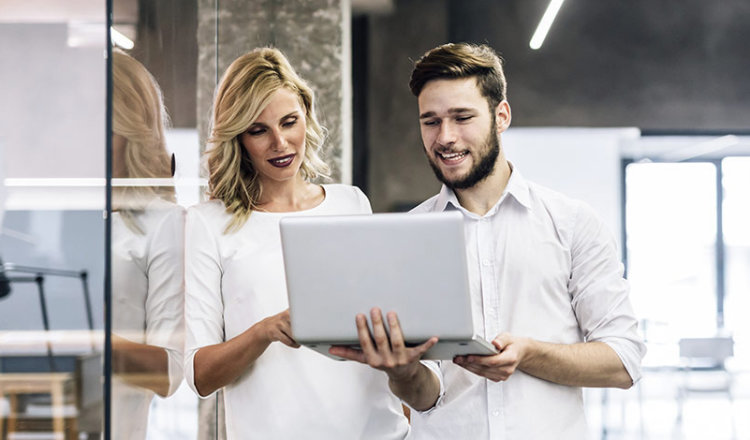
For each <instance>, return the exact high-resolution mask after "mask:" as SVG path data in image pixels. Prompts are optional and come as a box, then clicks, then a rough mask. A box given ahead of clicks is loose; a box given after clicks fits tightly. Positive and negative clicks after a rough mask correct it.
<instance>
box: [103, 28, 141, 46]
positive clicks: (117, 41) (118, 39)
mask: <svg viewBox="0 0 750 440" xmlns="http://www.w3.org/2000/svg"><path fill="white" fill-rule="evenodd" d="M109 33H110V35H111V36H112V44H114V45H116V46H120V47H121V48H123V49H125V50H130V49H132V48H133V47H135V43H133V40H131V39H130V38H128V37H126V36H125V35H123V34H121V33H120V32H119V31H118V30H117V29H115V28H114V27H110V28H109Z"/></svg>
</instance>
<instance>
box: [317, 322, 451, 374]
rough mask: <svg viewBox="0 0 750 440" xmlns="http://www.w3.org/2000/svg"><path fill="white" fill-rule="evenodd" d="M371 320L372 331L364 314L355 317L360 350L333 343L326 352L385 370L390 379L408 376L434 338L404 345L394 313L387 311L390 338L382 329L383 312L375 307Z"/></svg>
mask: <svg viewBox="0 0 750 440" xmlns="http://www.w3.org/2000/svg"><path fill="white" fill-rule="evenodd" d="M370 319H371V320H372V334H370V330H369V328H368V327H367V318H366V317H365V315H364V314H359V315H357V317H356V323H357V335H358V337H359V345H360V347H362V348H361V350H357V349H353V348H349V347H341V346H336V347H331V349H330V350H329V353H331V354H332V355H334V356H339V357H342V358H344V359H349V360H352V361H357V362H360V363H363V364H367V365H369V366H371V367H372V368H376V369H378V370H381V371H385V373H386V374H388V377H389V378H390V379H391V380H393V381H402V380H409V379H411V378H412V377H413V376H414V375H415V374H416V372H417V369H418V367H419V359H420V358H421V357H422V355H424V354H425V352H426V351H427V350H429V349H430V348H431V347H432V346H433V345H435V344H436V343H437V341H438V339H437V337H432V338H430V339H428V340H427V342H425V343H423V344H420V345H418V346H416V347H407V346H406V343H405V342H404V335H403V333H402V332H401V326H400V324H399V322H398V316H396V313H395V312H389V313H388V314H387V319H388V326H389V327H390V338H389V337H388V333H387V332H386V330H385V323H384V322H383V314H382V313H381V311H380V309H379V308H377V307H375V308H373V309H372V310H371V311H370Z"/></svg>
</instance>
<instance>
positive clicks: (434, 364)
mask: <svg viewBox="0 0 750 440" xmlns="http://www.w3.org/2000/svg"><path fill="white" fill-rule="evenodd" d="M421 362H422V365H424V366H425V367H427V368H429V369H430V371H432V374H434V375H435V376H437V379H438V382H439V383H440V394H438V398H437V400H436V401H435V404H434V405H432V407H431V408H428V409H426V410H424V411H420V410H418V409H414V408H412V407H411V405H409V404H408V403H406V402H403V404H404V405H406V406H408V407H409V409H411V410H412V411H416V412H418V413H420V414H424V415H427V414H429V413H431V412H432V411H434V410H435V409H436V408H439V407H440V405H441V404H442V403H443V396H445V385H444V384H443V372H442V370H441V369H440V364H441V361H421Z"/></svg>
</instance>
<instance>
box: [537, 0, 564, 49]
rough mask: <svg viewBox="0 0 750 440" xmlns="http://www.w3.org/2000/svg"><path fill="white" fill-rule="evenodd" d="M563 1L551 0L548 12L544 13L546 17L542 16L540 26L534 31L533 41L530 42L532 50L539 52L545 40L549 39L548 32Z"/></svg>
mask: <svg viewBox="0 0 750 440" xmlns="http://www.w3.org/2000/svg"><path fill="white" fill-rule="evenodd" d="M563 1H564V0H550V2H549V5H548V6H547V10H546V11H544V15H543V16H542V19H541V21H539V26H537V27H536V31H534V35H533V36H532V37H531V41H530V42H529V47H530V48H532V49H534V50H537V49H539V48H540V47H542V43H544V38H545V37H547V32H549V28H550V27H551V26H552V22H553V21H555V17H556V16H557V12H558V11H559V10H560V7H561V6H562V4H563Z"/></svg>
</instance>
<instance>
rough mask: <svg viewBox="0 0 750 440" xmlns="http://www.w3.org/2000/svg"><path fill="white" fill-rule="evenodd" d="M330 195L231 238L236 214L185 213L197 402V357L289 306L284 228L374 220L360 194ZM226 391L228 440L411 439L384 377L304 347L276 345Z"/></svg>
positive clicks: (329, 190) (252, 223)
mask: <svg viewBox="0 0 750 440" xmlns="http://www.w3.org/2000/svg"><path fill="white" fill-rule="evenodd" d="M324 188H325V192H326V197H325V200H324V201H323V202H322V203H321V204H320V205H318V206H316V207H315V208H313V209H309V210H306V211H298V212H288V213H269V212H259V211H256V212H253V213H252V214H251V215H250V217H249V219H248V221H247V222H246V223H245V224H244V225H243V226H242V228H241V229H240V230H238V231H237V232H234V233H229V234H225V233H224V230H225V228H226V226H227V224H228V222H229V220H230V215H229V214H227V213H226V211H225V208H224V206H223V204H222V203H221V202H220V201H216V200H214V201H209V202H207V203H202V204H200V205H197V206H194V207H191V208H190V209H189V210H188V215H187V227H186V228H187V236H186V237H187V239H186V293H187V296H186V308H185V310H186V320H187V321H186V322H187V341H186V348H185V350H186V359H185V378H186V381H187V383H188V384H189V385H190V387H191V388H193V390H194V391H196V393H197V390H196V388H195V381H194V369H193V359H194V357H195V353H196V352H197V351H198V349H199V348H201V347H204V346H206V345H212V344H217V343H220V342H223V341H226V340H229V339H231V338H233V337H235V336H237V335H239V334H240V333H242V332H244V331H245V330H247V329H248V328H249V327H251V326H252V325H253V324H255V323H257V322H258V321H260V320H262V319H264V318H266V317H268V316H271V315H275V314H277V313H280V312H282V311H284V310H285V309H287V308H288V307H289V305H288V301H287V293H286V281H285V277H284V264H283V259H282V252H281V237H280V233H279V220H280V219H281V218H282V217H288V216H305V215H332V214H369V213H370V212H371V210H370V203H369V201H368V200H367V197H365V195H364V194H363V193H362V192H361V191H360V190H359V189H357V188H356V187H352V186H347V185H324ZM320 257H321V258H325V255H321V256H320ZM351 320H352V326H354V317H353V316H352V317H351ZM224 390H225V391H224V402H225V404H226V423H227V437H228V438H229V440H251V439H262V440H268V439H373V440H388V439H394V440H395V439H403V438H404V437H405V436H406V434H407V432H408V430H409V426H408V424H407V420H406V418H405V417H404V415H403V412H402V408H401V403H400V402H399V400H398V399H397V398H396V397H395V396H394V395H393V394H391V393H390V390H389V388H388V378H387V376H386V375H385V374H384V373H383V372H380V371H377V370H374V369H372V368H370V367H369V366H367V365H363V364H359V363H356V362H340V361H335V360H332V359H330V358H328V357H325V356H323V355H321V354H320V353H316V352H314V351H312V350H310V349H308V348H305V347H302V348H299V349H293V348H290V347H287V346H286V345H284V344H282V343H281V342H275V343H272V344H271V345H270V346H269V347H268V348H267V349H266V351H265V352H264V353H263V354H262V355H261V356H260V357H259V358H258V359H257V360H256V361H255V362H254V363H253V364H252V365H251V366H250V367H249V368H248V369H247V370H246V371H245V372H244V373H243V374H242V375H241V376H240V377H239V378H238V379H237V380H235V381H234V382H232V383H231V384H229V385H227V386H226V387H225V388H224Z"/></svg>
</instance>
